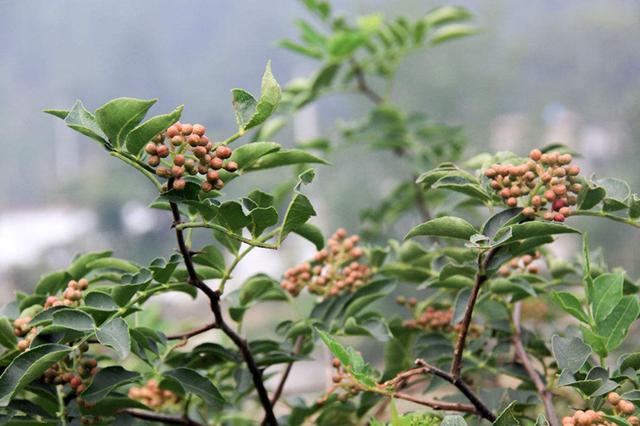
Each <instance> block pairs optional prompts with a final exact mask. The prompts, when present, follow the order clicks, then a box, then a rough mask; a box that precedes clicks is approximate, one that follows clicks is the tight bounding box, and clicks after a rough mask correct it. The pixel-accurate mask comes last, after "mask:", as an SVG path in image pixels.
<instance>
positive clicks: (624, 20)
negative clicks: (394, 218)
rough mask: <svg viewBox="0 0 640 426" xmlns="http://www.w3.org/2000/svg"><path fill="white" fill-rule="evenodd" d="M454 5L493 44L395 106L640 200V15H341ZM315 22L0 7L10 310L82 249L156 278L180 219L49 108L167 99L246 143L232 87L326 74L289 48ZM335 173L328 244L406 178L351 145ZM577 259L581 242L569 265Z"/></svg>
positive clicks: (226, 5)
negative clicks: (579, 172) (238, 132)
mask: <svg viewBox="0 0 640 426" xmlns="http://www.w3.org/2000/svg"><path fill="white" fill-rule="evenodd" d="M445 4H450V5H451V4H458V5H463V6H466V7H467V8H469V9H470V10H471V11H472V12H473V13H474V14H475V16H476V18H475V23H476V24H477V25H479V26H480V27H481V28H482V31H481V32H480V34H478V35H477V36H474V37H471V38H465V39H463V40H460V41H457V42H455V43H447V44H445V45H443V46H439V47H436V48H433V49H430V50H423V51H421V52H418V53H416V54H413V55H412V56H411V57H410V58H409V59H408V61H406V63H405V64H404V65H403V66H402V67H401V69H400V74H399V75H398V78H397V83H396V85H395V88H394V89H395V92H394V96H393V100H394V102H396V103H397V104H399V105H401V106H402V107H404V108H405V109H406V110H408V111H413V110H415V111H422V112H425V113H426V114H428V115H429V116H430V117H432V118H434V119H436V120H440V121H443V122H446V123H449V124H456V125H461V126H463V127H464V129H465V135H466V137H467V139H468V148H467V151H466V155H465V157H468V156H470V155H472V154H474V153H478V152H481V151H483V150H487V149H492V150H512V151H515V152H517V153H519V154H525V153H527V152H528V151H529V150H530V149H531V148H533V147H536V146H542V145H545V144H547V143H551V142H563V143H565V144H567V145H569V146H571V147H572V148H574V149H576V150H578V151H580V152H582V153H583V154H584V157H583V158H581V159H580V160H579V161H578V163H579V164H580V165H581V167H582V168H583V170H584V172H585V173H586V174H587V175H590V174H595V175H596V176H598V177H604V176H616V177H619V178H621V179H624V180H626V181H628V182H629V184H630V185H631V187H632V189H633V190H634V191H635V192H638V191H640V173H638V164H639V162H640V150H638V143H639V141H640V102H639V99H640V43H638V40H640V3H638V2H637V1H634V0H565V1H563V2H557V1H551V0H544V1H543V0H538V1H535V2H532V1H524V0H519V1H513V0H490V1H458V2H457V3H452V2H448V1H447V2H445V1H438V2H436V1H417V0H403V1H388V0H387V1H382V0H378V1H373V0H371V1H368V0H359V1H336V2H334V7H335V9H337V10H340V11H343V12H344V13H345V14H346V15H347V16H349V15H357V14H362V13H370V12H374V11H381V12H384V13H386V14H388V15H390V16H396V15H407V16H418V15H420V14H423V13H424V12H426V11H428V10H429V9H431V8H433V7H435V6H440V5H445ZM306 16H307V14H306V12H305V10H304V8H303V7H302V6H301V5H300V4H299V3H298V2H297V1H294V0H287V1H285V0H271V1H258V0H245V1H215V2H214V1H204V0H201V1H195V0H185V1H168V0H138V1H135V2H131V1H111V2H109V3H108V4H107V2H86V1H81V0H58V1H55V2H52V1H46V0H23V1H17V0H0V39H1V40H2V41H3V42H2V43H1V44H0V128H2V129H3V131H2V135H1V136H0V146H1V148H2V155H0V170H2V171H3V173H2V174H3V178H2V179H1V180H0V207H1V208H0V301H4V300H9V299H11V298H12V297H13V292H14V290H15V289H30V288H32V286H33V285H34V284H35V282H36V281H37V279H38V277H39V276H40V275H41V274H42V273H43V272H45V271H48V270H52V269H57V268H63V267H65V266H66V265H67V264H68V263H69V261H70V260H71V259H72V257H73V256H74V254H76V253H78V252H81V251H97V250H101V249H105V248H113V249H114V250H115V255H116V256H118V257H125V258H132V259H133V260H136V261H138V262H141V263H145V262H148V261H149V260H150V259H152V258H154V257H156V256H168V255H169V254H170V253H171V251H172V250H173V247H174V240H173V237H172V236H171V235H170V234H168V233H167V228H168V226H169V225H170V218H169V216H168V214H167V213H166V212H162V211H157V210H149V209H147V205H148V204H149V203H150V202H151V201H153V200H154V191H153V188H152V187H151V186H150V185H148V182H147V181H146V180H145V179H144V177H142V176H140V175H138V174H137V173H136V172H135V171H133V170H130V169H128V168H127V167H126V166H125V165H123V164H122V163H120V162H118V161H117V160H114V159H111V158H109V157H108V156H106V155H105V152H104V151H103V150H102V149H101V148H100V147H99V146H98V144H95V143H92V142H91V141H90V140H89V139H86V138H83V137H81V136H80V135H79V134H77V133H75V132H73V131H71V130H70V129H68V128H66V127H65V125H64V124H63V123H62V122H61V121H60V120H58V119H56V118H53V117H51V116H48V115H45V114H43V113H41V110H42V109H45V108H68V107H70V106H71V105H72V103H73V102H74V100H75V99H82V100H83V102H84V103H85V105H87V107H88V108H89V109H90V110H93V109H95V108H96V107H98V106H100V105H101V104H103V103H104V102H106V101H107V100H109V99H112V98H115V97H119V96H132V97H139V98H155V97H157V98H159V102H158V104H157V106H155V107H154V109H153V110H152V111H151V113H155V114H158V113H164V112H166V111H169V110H171V109H173V108H174V107H175V106H177V105H179V104H183V103H184V104H186V108H185V112H184V114H183V120H184V121H189V122H200V123H203V124H205V125H206V126H207V128H208V130H207V133H208V134H211V135H213V136H214V137H218V138H224V137H226V136H228V135H229V134H231V133H233V132H234V131H235V121H234V117H233V112H232V108H231V102H230V101H231V96H230V89H231V88H233V87H243V88H246V89H249V90H250V91H252V92H259V82H260V76H261V75H262V71H263V69H264V65H265V63H266V62H267V60H269V59H271V60H272V66H273V72H274V74H275V76H276V78H277V79H278V80H279V81H280V83H281V84H283V85H284V84H286V83H287V82H289V81H291V80H293V79H294V78H296V77H301V76H307V75H308V74H309V73H310V72H312V71H313V70H314V69H315V63H314V62H313V61H312V60H309V59H305V58H303V57H300V56H296V55H294V54H292V53H290V52H287V51H285V50H283V49H281V48H279V47H278V46H277V41H278V40H280V39H282V38H287V37H289V38H295V37H296V34H297V30H296V29H295V27H294V26H293V21H294V20H295V19H296V18H299V17H306ZM372 84H373V85H374V86H375V81H374V82H373V83H372ZM368 107H369V105H368V104H367V103H366V101H365V100H363V99H361V98H359V97H357V96H348V95H346V96H345V95H336V96H330V97H328V98H324V99H323V100H321V102H320V103H318V104H315V105H313V106H312V107H310V108H307V109H305V110H303V111H301V112H300V113H299V114H298V116H297V117H296V118H295V121H294V123H293V125H291V126H289V127H288V128H287V129H286V131H284V132H282V133H280V134H279V135H278V137H277V138H276V139H277V142H279V143H282V144H284V145H286V146H292V145H293V144H294V142H295V141H296V140H300V139H308V138H311V137H316V136H328V137H334V138H335V137H337V135H338V132H337V131H336V130H335V121H336V119H337V117H343V118H344V117H346V118H354V119H355V118H358V117H361V116H362V115H364V114H365V112H366V111H367V109H368ZM328 159H329V161H331V162H332V163H333V167H321V168H318V176H317V179H316V181H314V183H313V184H312V185H311V186H309V187H308V188H307V192H308V193H309V195H310V197H311V199H312V201H313V203H314V205H315V206H316V208H317V211H318V213H319V215H318V217H317V218H316V219H314V223H315V224H317V225H319V226H320V227H321V228H322V229H323V230H324V231H325V232H326V233H330V232H332V231H333V230H335V229H336V228H337V227H338V226H344V227H346V228H347V229H349V230H350V231H352V232H353V231H357V229H358V225H359V223H360V217H359V212H360V211H361V210H362V209H364V208H366V207H371V206H374V205H376V203H377V201H378V200H379V199H381V198H382V197H383V196H384V195H385V191H388V190H390V189H391V188H392V187H393V173H394V165H395V164H396V163H394V160H393V159H391V158H386V157H385V156H384V155H381V154H379V153H376V154H372V153H370V152H369V151H368V150H367V149H365V148H363V147H356V148H354V147H344V146H343V147H341V148H339V149H337V150H335V151H334V152H333V153H332V154H331V156H330V157H329V158H328ZM277 175H278V174H277V173H276V174H269V173H268V172H267V173H265V174H261V175H256V176H253V177H248V178H247V179H239V180H237V181H235V182H234V184H233V185H230V186H231V187H230V188H229V194H230V195H231V196H233V195H234V194H236V195H237V194H241V193H244V192H245V191H246V190H247V189H252V187H254V186H260V187H261V188H262V189H265V190H267V191H268V190H269V189H270V188H273V187H274V186H275V185H277V183H278V181H277V178H278V176H277ZM572 220H574V219H572ZM580 220H581V221H582V226H586V227H587V228H588V229H589V232H590V235H591V241H592V246H602V247H603V248H604V250H603V253H604V255H605V259H606V261H607V262H608V264H609V265H610V266H622V267H624V268H625V269H626V270H627V271H628V272H629V274H630V275H631V277H632V278H634V279H635V278H637V277H638V274H640V262H638V261H637V260H638V251H637V246H638V244H639V243H640V232H638V230H631V229H630V228H629V227H624V226H623V225H619V224H616V223H613V222H606V221H597V220H591V219H580ZM416 223H417V218H416V222H415V223H412V224H407V227H406V229H409V227H410V226H412V225H415V224H416ZM577 247H578V246H577V244H574V245H571V243H568V245H567V248H568V250H565V252H564V255H565V256H567V257H570V256H572V255H573V254H574V253H572V248H577ZM311 250H312V248H311V246H310V245H309V244H308V243H304V242H300V241H296V239H293V238H292V239H291V241H289V242H288V243H287V246H286V247H284V253H285V254H284V255H274V254H273V253H265V252H264V251H262V252H261V251H260V250H255V251H254V254H253V257H251V258H250V259H252V260H249V261H247V262H245V264H244V266H243V267H242V268H241V269H240V271H239V274H238V280H236V283H237V282H238V281H239V279H240V278H242V277H246V276H248V275H250V274H252V273H255V272H257V271H265V272H268V273H271V274H272V275H274V276H276V277H278V276H280V274H281V273H282V271H283V270H284V268H286V267H288V266H290V265H294V264H296V263H298V262H300V261H301V260H303V259H305V258H306V257H307V256H308V255H309V254H310V253H311ZM181 303H182V299H180V298H172V300H171V304H170V303H169V302H168V301H165V302H163V303H161V304H159V305H157V306H156V308H154V309H156V310H157V312H158V315H160V314H161V311H162V310H167V309H171V308H172V307H175V306H180V304H181ZM184 303H188V301H187V300H186V299H185V300H184ZM176 304H177V305H176ZM203 305H204V304H203ZM190 312H193V314H190V315H191V317H189V316H184V319H185V321H193V322H194V323H197V322H198V320H197V316H198V311H197V310H191V311H190ZM203 312H204V311H203ZM277 319H282V318H277ZM247 329H248V330H251V327H250V326H249V327H247ZM258 329H259V327H258Z"/></svg>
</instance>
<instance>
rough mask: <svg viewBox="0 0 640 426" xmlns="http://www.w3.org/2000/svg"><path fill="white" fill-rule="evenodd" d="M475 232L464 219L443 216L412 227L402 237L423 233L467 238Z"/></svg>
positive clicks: (434, 235)
mask: <svg viewBox="0 0 640 426" xmlns="http://www.w3.org/2000/svg"><path fill="white" fill-rule="evenodd" d="M477 232H478V231H477V230H476V229H475V228H474V227H473V225H471V224H470V223H469V222H467V221H466V220H464V219H461V218H459V217H453V216H443V217H438V218H435V219H431V220H429V221H427V222H425V223H422V224H420V225H418V226H416V227H414V228H413V229H411V231H409V233H408V234H407V235H406V236H405V237H404V238H405V240H406V239H407V238H413V237H416V236H420V235H425V236H431V237H447V238H459V239H462V240H468V239H469V237H471V236H472V235H473V234H476V233H477Z"/></svg>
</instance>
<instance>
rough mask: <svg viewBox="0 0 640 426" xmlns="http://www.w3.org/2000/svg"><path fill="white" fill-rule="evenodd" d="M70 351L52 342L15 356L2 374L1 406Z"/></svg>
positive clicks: (0, 388)
mask: <svg viewBox="0 0 640 426" xmlns="http://www.w3.org/2000/svg"><path fill="white" fill-rule="evenodd" d="M70 352H71V348H69V347H67V346H63V345H58V344H54V343H50V344H45V345H40V346H36V347H35V348H32V349H29V350H27V351H26V352H23V353H21V354H20V355H18V356H17V357H16V358H14V360H13V361H11V364H9V366H8V367H7V368H6V369H5V370H4V371H3V372H2V375H1V376H0V407H6V406H7V405H9V402H10V401H11V398H12V397H13V395H15V394H16V393H18V392H20V391H21V390H22V389H24V388H25V387H26V386H27V385H28V384H29V383H31V382H33V381H34V380H37V379H38V378H40V376H42V374H43V373H44V372H45V370H46V369H47V368H49V367H51V366H52V365H53V364H55V363H56V362H58V361H60V360H61V359H62V358H64V357H65V356H67V355H68V354H69V353H70Z"/></svg>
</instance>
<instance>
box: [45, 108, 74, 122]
mask: <svg viewBox="0 0 640 426" xmlns="http://www.w3.org/2000/svg"><path fill="white" fill-rule="evenodd" d="M42 112H44V113H45V114H49V115H53V116H54V117H58V118H61V119H63V120H64V119H65V118H67V115H69V110H68V109H45V110H42Z"/></svg>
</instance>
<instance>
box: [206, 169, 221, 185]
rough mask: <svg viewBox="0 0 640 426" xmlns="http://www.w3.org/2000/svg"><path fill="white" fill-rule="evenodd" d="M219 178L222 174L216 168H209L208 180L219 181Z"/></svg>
mask: <svg viewBox="0 0 640 426" xmlns="http://www.w3.org/2000/svg"><path fill="white" fill-rule="evenodd" d="M218 179H220V174H219V173H218V172H217V171H215V170H209V171H208V172H207V180H208V181H209V182H211V183H213V182H215V181H217V180H218Z"/></svg>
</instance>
